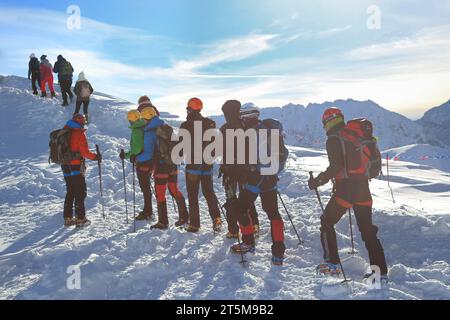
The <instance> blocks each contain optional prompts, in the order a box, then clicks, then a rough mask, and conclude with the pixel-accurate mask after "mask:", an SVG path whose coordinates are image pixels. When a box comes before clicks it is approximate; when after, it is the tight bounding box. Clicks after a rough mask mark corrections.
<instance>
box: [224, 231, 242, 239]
mask: <svg viewBox="0 0 450 320" xmlns="http://www.w3.org/2000/svg"><path fill="white" fill-rule="evenodd" d="M238 236H239V234H238V233H231V232H230V231H228V232H227V234H226V235H225V237H227V239H237V238H238Z"/></svg>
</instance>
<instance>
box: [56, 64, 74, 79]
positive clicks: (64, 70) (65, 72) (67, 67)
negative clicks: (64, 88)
mask: <svg viewBox="0 0 450 320" xmlns="http://www.w3.org/2000/svg"><path fill="white" fill-rule="evenodd" d="M72 73H73V68H72V65H71V64H70V62H69V61H63V62H62V63H61V70H60V72H59V74H60V75H61V76H69V75H71V74H72Z"/></svg>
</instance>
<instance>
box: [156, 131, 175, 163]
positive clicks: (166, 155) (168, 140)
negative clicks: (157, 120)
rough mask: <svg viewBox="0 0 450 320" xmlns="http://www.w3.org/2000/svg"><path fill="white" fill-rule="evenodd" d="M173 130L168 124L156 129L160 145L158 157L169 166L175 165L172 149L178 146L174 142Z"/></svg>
mask: <svg viewBox="0 0 450 320" xmlns="http://www.w3.org/2000/svg"><path fill="white" fill-rule="evenodd" d="M172 133H173V128H172V127H171V126H170V125H168V124H163V125H162V126H160V127H158V128H157V129H156V138H157V145H158V156H159V159H160V160H164V161H165V162H166V163H167V164H169V165H175V164H174V163H173V161H172V149H173V147H174V146H175V145H176V144H177V142H176V141H172Z"/></svg>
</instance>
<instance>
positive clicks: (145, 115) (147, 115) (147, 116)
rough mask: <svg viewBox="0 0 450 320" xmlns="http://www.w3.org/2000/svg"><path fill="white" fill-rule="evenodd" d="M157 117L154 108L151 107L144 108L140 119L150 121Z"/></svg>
mask: <svg viewBox="0 0 450 320" xmlns="http://www.w3.org/2000/svg"><path fill="white" fill-rule="evenodd" d="M156 116H157V113H156V110H155V108H152V107H145V108H144V109H143V110H142V111H141V118H142V119H144V120H152V119H153V118H154V117H156Z"/></svg>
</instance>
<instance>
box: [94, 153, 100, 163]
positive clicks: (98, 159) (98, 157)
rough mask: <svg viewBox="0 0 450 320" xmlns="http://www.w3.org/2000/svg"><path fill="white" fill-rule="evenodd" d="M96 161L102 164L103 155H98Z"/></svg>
mask: <svg viewBox="0 0 450 320" xmlns="http://www.w3.org/2000/svg"><path fill="white" fill-rule="evenodd" d="M94 160H95V161H98V162H100V163H101V162H102V155H101V154H100V153H97V154H96V156H95V158H94Z"/></svg>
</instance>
